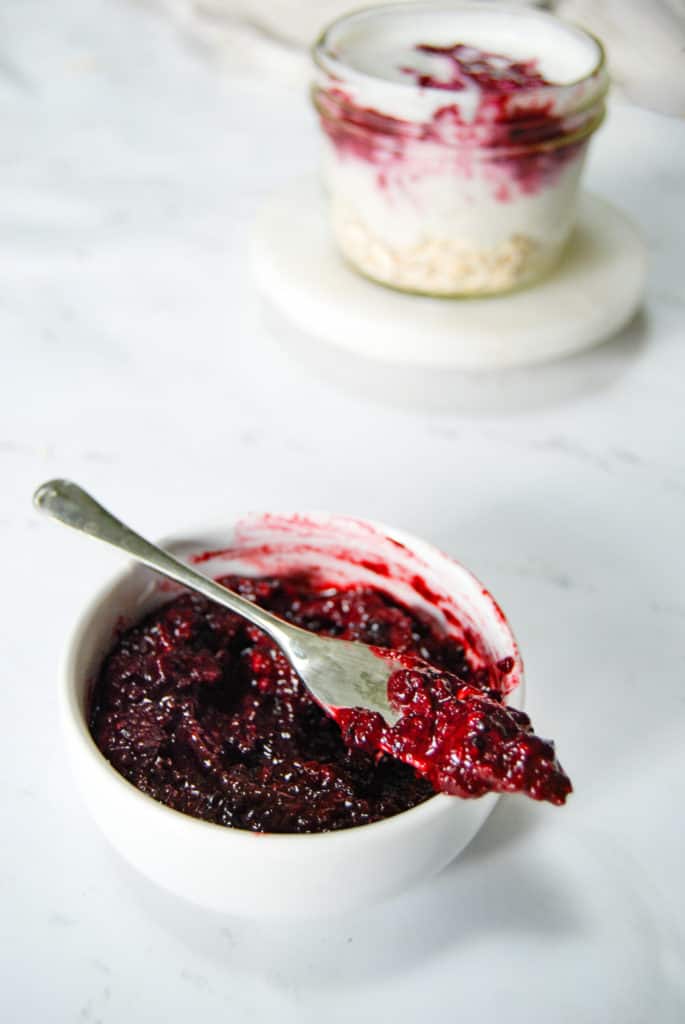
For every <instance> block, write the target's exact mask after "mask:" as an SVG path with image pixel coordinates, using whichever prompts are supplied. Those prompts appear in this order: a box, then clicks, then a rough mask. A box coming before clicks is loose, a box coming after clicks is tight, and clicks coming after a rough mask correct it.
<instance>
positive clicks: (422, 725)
mask: <svg viewBox="0 0 685 1024" xmlns="http://www.w3.org/2000/svg"><path fill="white" fill-rule="evenodd" d="M407 660H408V665H410V666H411V667H407V668H406V669H402V670H400V671H397V672H394V673H393V675H392V676H391V677H390V680H389V682H388V697H389V699H390V703H391V705H392V706H393V707H395V708H396V709H397V710H398V711H400V712H401V717H400V719H399V721H398V722H397V723H396V724H395V725H394V726H392V728H388V727H387V726H386V725H385V723H384V722H383V720H382V719H381V717H380V716H379V715H375V714H372V713H371V712H368V711H362V710H358V709H353V710H351V711H344V712H339V714H338V718H339V721H340V722H341V724H342V726H343V736H344V737H345V739H346V740H347V742H349V743H358V744H360V745H361V746H362V747H364V748H365V749H370V750H371V749H380V750H383V751H385V752H387V753H389V754H392V755H393V756H394V757H397V758H399V759H401V760H402V761H405V762H407V763H409V764H412V765H413V766H414V767H415V768H416V769H417V771H419V772H420V773H421V775H423V776H424V777H425V778H427V779H429V780H430V781H431V782H432V784H433V786H434V787H435V789H436V790H439V791H440V792H443V793H448V794H450V795H451V796H459V797H477V796H482V795H483V794H484V793H488V792H492V791H495V792H500V793H507V792H508V793H519V792H520V793H526V794H527V795H528V796H530V797H532V798H533V799H535V800H547V801H549V802H550V803H553V804H563V803H564V802H565V800H566V797H567V796H568V794H569V793H570V792H571V789H572V787H571V782H570V779H569V778H568V776H567V775H566V773H565V772H564V770H563V769H562V767H561V765H560V764H559V762H558V761H557V759H556V755H555V751H554V744H553V743H552V741H551V740H545V739H541V738H540V737H539V736H535V735H534V734H533V730H532V727H531V724H530V719H529V717H528V715H526V714H525V713H524V712H523V711H518V710H517V709H516V708H511V707H507V706H506V705H505V704H504V702H503V699H502V694H501V693H500V692H499V691H497V690H492V689H488V688H486V687H483V686H478V685H474V682H471V683H467V682H464V680H462V679H460V678H459V677H458V676H456V675H454V674H452V673H450V672H445V671H441V670H438V669H435V668H432V667H430V666H428V665H425V664H422V663H420V662H417V663H415V664H411V661H412V659H407Z"/></svg>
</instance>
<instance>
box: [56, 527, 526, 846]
mask: <svg viewBox="0 0 685 1024" xmlns="http://www.w3.org/2000/svg"><path fill="white" fill-rule="evenodd" d="M266 515H269V516H271V515H276V516H278V517H279V518H281V517H284V518H288V517H293V516H296V515H297V516H303V517H305V518H306V519H312V520H315V519H317V518H326V519H327V520H346V521H349V522H353V523H362V524H364V525H365V526H371V527H373V528H374V529H375V530H377V531H379V532H380V533H381V534H382V535H383V536H384V537H387V538H390V539H392V540H396V541H399V542H400V543H401V544H403V545H405V546H406V547H407V548H408V549H409V550H410V551H414V550H415V547H414V546H415V545H416V544H418V545H419V546H421V545H423V546H426V547H428V548H430V549H431V550H432V551H433V552H434V553H436V554H437V555H439V556H440V558H442V559H445V560H446V561H448V562H450V563H452V564H453V565H456V566H457V567H458V568H459V569H461V570H462V571H463V572H464V573H466V575H467V576H469V577H470V578H471V579H472V580H473V581H474V582H475V583H476V584H477V585H478V587H479V589H480V591H481V595H482V597H483V598H484V600H485V601H486V602H487V603H488V604H489V605H490V607H491V609H492V611H493V613H494V615H495V617H496V618H497V619H498V620H499V622H500V623H501V625H502V626H503V627H504V629H505V631H506V633H507V635H508V638H509V641H510V643H511V647H512V654H511V656H512V657H513V658H514V667H515V668H516V670H517V673H516V674H517V676H518V680H519V681H518V684H517V686H516V688H515V690H514V691H513V692H514V693H515V694H516V696H517V698H518V699H517V705H516V706H517V707H521V708H523V706H524V701H525V696H526V680H525V671H524V665H523V660H522V658H521V654H520V649H519V645H518V642H517V640H516V637H515V635H514V631H513V629H512V627H511V624H510V623H509V620H508V618H507V616H506V615H505V613H504V612H503V610H502V608H501V607H500V605H499V604H498V602H497V601H496V600H495V598H494V597H493V596H492V594H491V593H490V591H489V589H488V588H487V587H486V586H485V585H484V584H483V583H482V581H481V580H480V579H479V578H478V577H477V576H476V575H475V574H474V573H472V572H471V570H470V569H468V568H467V567H466V566H465V565H464V564H463V563H462V562H460V561H459V560H458V559H457V558H454V557H453V556H452V555H449V554H447V553H446V552H444V551H443V550H442V549H441V548H439V547H437V546H436V545H435V544H433V543H432V542H431V541H427V540H424V539H423V538H421V537H417V536H416V535H415V534H412V533H411V532H409V531H406V530H404V529H401V528H396V527H391V526H388V525H387V524H386V523H383V522H380V521H379V520H376V519H367V518H366V517H364V516H355V515H351V514H345V513H331V512H327V511H323V510H316V509H310V510H306V509H305V510H301V511H299V512H277V513H274V512H268V513H266V512H249V513H247V514H243V515H237V516H232V517H230V520H229V522H228V525H227V524H226V523H224V524H223V525H216V526H213V525H210V524H206V525H205V526H202V527H200V528H195V529H191V528H188V529H186V530H183V531H181V532H174V533H173V534H167V535H165V536H164V537H162V538H161V539H160V540H159V541H157V542H156V543H158V544H159V545H160V546H162V547H169V548H172V546H173V545H178V546H181V545H184V544H188V542H189V541H195V540H200V539H201V538H202V536H203V535H205V536H210V535H214V534H217V535H220V534H221V533H223V532H226V531H227V530H231V529H235V527H236V526H237V525H238V524H239V523H241V522H244V521H246V520H250V519H253V518H255V517H259V516H266ZM137 568H139V566H138V563H136V562H135V561H130V562H128V563H127V564H126V566H125V567H124V568H123V569H121V570H119V571H118V572H117V573H116V574H115V575H114V576H111V577H109V578H108V579H107V580H106V581H105V582H104V583H103V584H101V586H99V587H98V588H97V590H96V591H95V593H94V594H93V595H92V596H91V597H90V598H89V599H88V601H87V602H86V604H85V606H84V607H83V608H82V609H81V611H80V613H79V614H78V615H77V616H76V619H75V621H74V624H73V625H72V627H71V630H70V633H69V637H68V640H67V643H66V646H65V649H64V651H63V654H62V659H61V665H60V688H59V689H60V692H59V698H60V713H61V719H62V726H63V733H64V734H66V739H67V741H68V742H69V740H70V739H71V738H72V737H73V738H74V739H75V740H76V741H77V742H78V743H79V745H80V749H81V751H82V752H83V754H84V755H85V756H86V757H88V758H89V762H90V764H91V765H92V767H93V770H94V771H95V772H97V773H99V775H100V778H101V779H102V780H103V781H104V782H105V783H106V784H107V785H108V786H112V785H114V786H116V787H118V789H119V792H120V793H121V795H122V798H125V796H126V794H128V798H129V799H130V800H132V801H135V802H137V803H138V804H139V806H140V807H141V808H142V807H143V805H144V806H145V807H147V808H148V810H149V812H150V813H151V814H153V815H156V816H157V817H158V818H159V820H160V822H163V821H166V822H167V823H168V824H169V826H170V827H172V828H173V827H174V823H175V825H176V827H178V828H180V829H183V828H187V829H191V830H194V831H195V833H196V835H198V836H199V835H200V831H204V833H205V835H206V836H208V837H209V836H210V835H212V834H214V835H215V836H220V835H223V836H225V837H227V838H224V839H217V842H224V843H228V842H234V841H236V842H243V843H249V842H252V843H254V842H257V841H258V842H260V843H265V842H266V841H270V843H271V844H276V843H277V844H278V845H281V846H285V845H291V846H292V845H293V844H294V843H295V842H299V843H300V844H301V843H303V842H307V841H309V842H311V841H316V842H318V843H336V844H344V843H351V842H355V841H361V840H359V839H358V838H356V837H359V836H360V835H367V836H368V837H369V839H371V838H372V836H379V835H380V833H381V829H383V830H384V831H385V833H386V838H387V835H388V834H391V833H392V832H397V833H399V832H400V831H402V830H403V828H404V827H405V826H406V827H414V828H421V827H423V826H424V825H426V824H428V823H429V822H430V820H432V819H433V818H434V817H438V816H440V815H441V814H442V813H443V812H444V811H445V810H446V809H447V808H448V806H449V807H453V806H454V801H460V798H458V797H452V796H448V795H446V794H444V793H436V794H435V795H434V796H431V797H428V799H426V800H424V801H423V802H422V803H420V804H416V805H415V806H414V807H410V808H408V809H407V810H405V811H400V812H399V813H397V814H393V815H391V816H390V817H388V818H381V819H380V820H378V821H371V822H367V823H365V824H363V825H353V826H351V827H349V828H343V829H334V830H331V831H328V832H301V833H300V832H252V831H250V830H249V829H239V828H233V827H231V826H226V825H219V824H217V823H216V822H212V821H206V820H205V819H203V818H195V817H194V816H193V815H191V814H186V813H185V812H184V811H179V810H177V809H176V808H174V807H169V806H168V805H167V804H164V803H162V802H161V801H160V800H157V799H156V798H155V797H153V796H151V795H150V794H148V793H144V792H143V791H142V790H140V789H138V788H137V786H135V785H134V784H133V783H132V782H129V780H128V779H126V778H125V777H124V776H123V775H121V774H120V773H119V772H118V771H117V770H116V768H114V766H113V765H112V764H111V763H110V762H109V761H108V760H107V758H106V757H105V755H104V754H103V753H102V751H101V750H100V749H99V747H98V746H97V744H96V743H95V740H94V739H93V736H92V735H91V732H90V729H89V728H88V724H87V719H86V716H85V715H84V714H83V713H82V712H81V709H80V707H79V704H78V698H77V692H78V684H79V680H78V678H77V673H76V661H77V658H78V655H79V651H80V645H81V642H82V639H83V636H84V634H85V633H86V631H87V629H88V628H89V626H90V623H91V622H92V621H93V619H94V617H96V616H97V615H98V614H101V606H102V605H104V604H105V603H106V601H107V600H108V599H109V598H110V596H111V594H112V592H113V591H114V590H115V589H116V588H117V587H119V586H120V585H121V584H122V583H123V582H124V581H125V580H126V579H127V578H128V577H129V576H130V575H131V574H132V572H133V571H134V570H135V569H137ZM148 571H150V572H151V571H152V570H148ZM500 795H501V794H499V793H486V794H484V795H483V796H482V797H479V798H476V799H478V800H479V801H480V800H485V799H487V798H488V797H494V798H495V799H498V798H499V796H500ZM469 802H471V801H469ZM492 806H493V807H494V802H493V804H492ZM212 841H213V840H212Z"/></svg>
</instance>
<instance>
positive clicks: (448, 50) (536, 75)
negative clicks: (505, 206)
mask: <svg viewBox="0 0 685 1024" xmlns="http://www.w3.org/2000/svg"><path fill="white" fill-rule="evenodd" d="M415 49H416V50H417V52H419V53H422V54H429V55H432V56H435V57H438V58H443V59H444V60H445V61H446V62H448V70H449V72H450V73H449V77H447V78H440V77H436V76H435V75H431V74H427V73H425V72H422V71H420V70H418V69H416V68H412V67H402V68H400V70H401V71H402V72H403V73H404V74H406V75H407V76H411V77H412V78H413V79H414V82H415V83H416V85H417V86H418V88H420V89H425V88H430V89H441V90H444V91H445V92H452V93H457V94H458V93H463V92H464V91H465V90H466V89H476V90H478V94H479V96H478V102H477V109H476V112H475V117H474V118H473V119H472V120H471V119H468V120H467V119H464V117H463V115H462V111H461V108H460V106H459V102H455V103H452V104H446V105H445V106H443V107H440V108H439V109H438V110H436V111H435V113H434V114H433V115H432V117H431V119H430V120H429V121H428V122H427V123H425V124H423V125H417V124H415V123H412V122H409V121H404V120H402V119H399V118H395V117H389V116H387V115H385V114H383V113H381V112H380V111H378V110H374V109H373V108H370V107H359V106H357V105H356V104H355V102H354V100H352V98H351V97H350V96H348V95H347V94H346V92H345V91H344V88H341V87H339V86H336V87H334V88H332V89H329V90H324V91H321V92H320V93H319V94H318V106H319V113H320V116H321V123H322V127H323V130H324V131H325V132H326V134H327V136H328V138H329V139H330V141H331V142H332V143H333V145H334V146H335V148H336V151H337V153H338V155H339V156H340V157H341V158H345V157H356V158H357V159H360V160H363V161H365V162H366V163H370V164H373V165H375V166H377V167H378V174H377V181H378V184H379V187H381V188H387V187H388V184H389V182H390V180H391V176H390V172H391V170H392V169H393V168H394V170H395V173H396V174H400V173H401V168H402V166H403V164H404V163H405V161H406V160H407V150H408V147H409V146H410V145H411V144H412V143H413V142H416V141H419V142H432V143H436V144H442V145H444V146H445V147H446V148H447V147H456V152H455V162H454V170H455V173H456V172H457V171H459V170H461V171H462V172H464V170H465V169H466V170H467V171H468V175H470V173H471V170H470V164H469V160H468V159H467V158H466V154H467V153H471V155H472V157H473V158H474V159H483V158H484V159H487V161H488V165H489V170H490V175H491V177H493V181H492V194H493V197H494V198H495V199H496V200H497V201H498V202H509V201H510V200H511V199H512V198H514V193H513V192H512V186H515V188H516V189H517V190H518V191H519V192H520V193H522V194H524V195H532V194H535V193H536V192H538V191H539V190H540V189H541V188H543V187H544V186H546V185H549V184H553V183H554V181H555V180H556V178H557V177H558V175H559V173H560V171H561V169H562V168H563V167H564V166H565V165H566V164H567V163H569V162H570V161H571V160H573V159H574V158H575V157H576V156H577V155H578V154H579V153H580V152H581V150H582V148H583V145H584V143H582V142H581V143H571V144H566V145H564V144H561V143H563V137H564V134H565V133H566V131H567V130H566V129H565V125H564V120H563V119H562V118H561V117H558V116H556V115H555V113H554V109H553V108H554V102H553V100H552V99H550V98H549V96H545V95H544V90H545V88H547V87H549V86H552V85H554V83H553V82H550V81H549V80H548V79H546V78H545V77H544V76H543V75H542V74H541V73H540V72H539V71H538V70H537V66H536V61H535V60H528V61H516V60H512V59H510V58H508V57H505V56H503V55H500V54H496V53H488V52H486V51H481V50H477V49H476V48H475V47H472V46H466V45H464V44H462V43H455V44H454V45H452V46H432V45H429V44H426V43H420V44H418V45H417V46H416V47H415ZM540 90H543V92H540ZM498 149H499V153H498V152H497V151H498ZM436 166H438V167H439V168H440V169H441V170H442V171H444V169H445V166H444V163H443V162H440V161H438V163H437V165H436ZM427 167H428V168H429V167H430V165H427V166H424V168H423V170H422V171H421V173H424V174H425V173H431V172H430V170H429V169H427Z"/></svg>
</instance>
